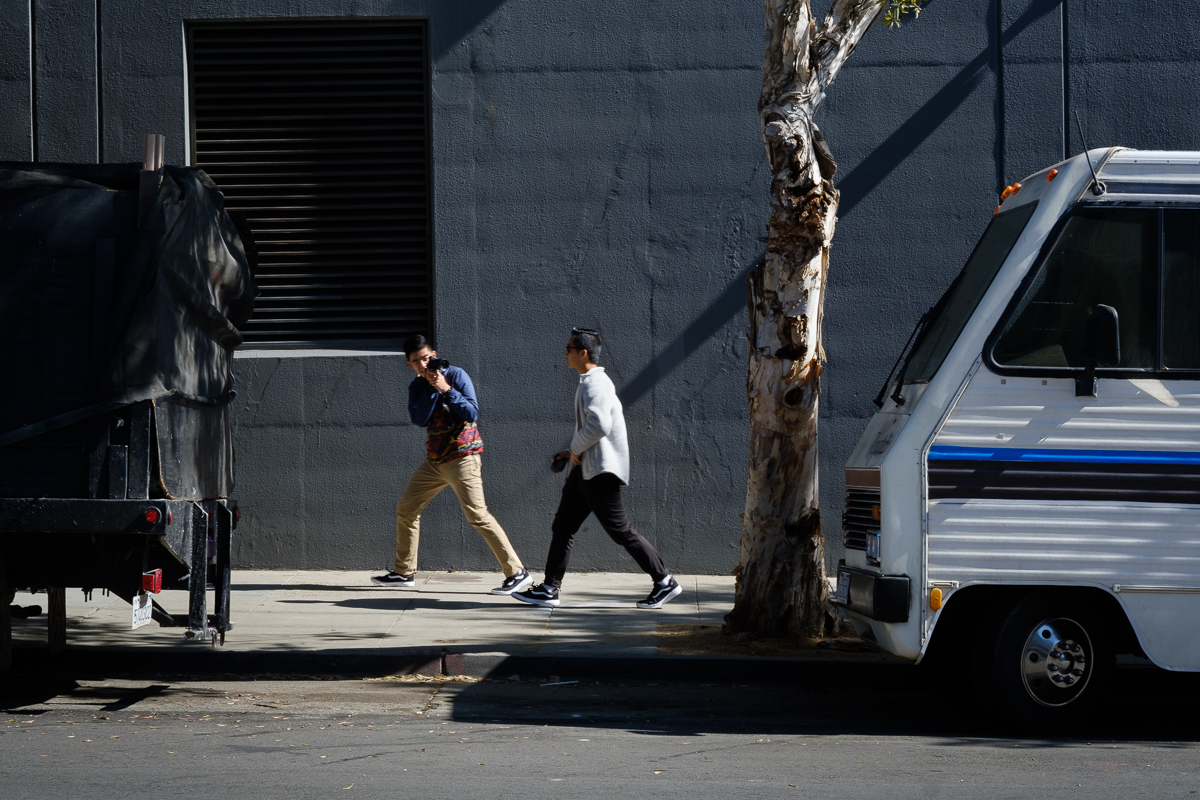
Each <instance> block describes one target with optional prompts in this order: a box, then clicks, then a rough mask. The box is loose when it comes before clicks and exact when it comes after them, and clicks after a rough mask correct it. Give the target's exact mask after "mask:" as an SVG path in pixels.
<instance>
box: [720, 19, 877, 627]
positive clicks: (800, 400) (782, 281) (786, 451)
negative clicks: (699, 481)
mask: <svg viewBox="0 0 1200 800" xmlns="http://www.w3.org/2000/svg"><path fill="white" fill-rule="evenodd" d="M883 10H884V5H883V4H881V3H880V1H879V0H834V3H833V5H832V7H831V8H830V10H829V14H828V15H827V16H826V17H825V19H824V21H823V22H822V23H821V25H820V27H819V28H818V26H817V25H816V23H815V21H814V20H813V18H812V9H811V7H810V4H809V0H766V11H767V37H766V53H765V56H764V59H763V90H762V95H761V97H760V99H759V114H760V116H761V119H762V126H763V141H764V144H765V145H766V150H767V159H768V161H769V162H770V165H771V174H772V181H771V204H770V210H771V216H770V219H769V222H768V224H767V252H766V257H765V258H764V260H763V262H762V263H761V264H760V265H759V266H758V268H757V269H756V270H755V271H754V273H753V274H752V275H751V276H750V287H749V297H748V303H749V311H750V343H751V352H750V364H749V369H748V372H747V376H746V395H747V399H748V400H749V403H750V463H749V471H748V475H747V481H746V483H747V486H746V509H745V513H744V514H743V516H742V520H743V522H742V538H741V545H740V550H739V560H738V566H737V568H736V570H735V573H734V574H735V575H737V588H736V592H735V599H734V607H733V610H732V611H730V612H729V614H728V615H726V617H725V627H726V630H727V631H728V632H731V633H733V632H741V631H746V632H755V633H760V634H767V635H797V634H810V635H811V634H814V633H816V634H820V633H822V632H825V631H832V630H833V629H835V628H836V626H837V615H836V614H835V613H833V612H832V610H831V609H830V607H829V590H828V586H827V584H826V582H825V548H824V539H823V536H822V528H821V511H820V508H819V498H818V491H817V490H818V484H817V403H818V398H819V396H820V388H821V370H822V368H823V365H824V362H825V353H824V350H823V349H822V347H821V315H822V311H823V308H824V305H825V283H826V277H827V275H828V271H829V250H830V246H831V244H832V240H833V232H834V227H835V224H836V222H837V205H838V192H837V190H836V189H835V188H834V186H833V175H834V172H835V171H836V169H837V166H836V164H834V162H833V159H832V157H830V154H829V150H828V149H827V148H826V147H825V144H824V140H823V138H822V137H821V134H820V131H819V130H818V129H817V126H816V125H815V124H814V123H813V116H814V114H815V113H816V111H817V109H818V108H819V107H820V104H821V101H822V100H823V99H824V97H825V90H826V89H827V88H828V86H829V84H830V83H831V82H832V81H833V79H834V77H835V76H836V75H837V72H838V71H839V70H840V68H841V66H842V64H843V63H844V62H845V60H846V59H847V58H848V57H849V55H850V53H851V52H852V51H853V49H854V47H855V45H857V44H858V42H859V40H860V39H861V38H862V36H863V35H864V34H865V33H866V31H867V30H868V29H869V28H870V26H871V23H872V22H874V20H875V18H876V17H878V16H879V14H880V13H881V12H882V11H883Z"/></svg>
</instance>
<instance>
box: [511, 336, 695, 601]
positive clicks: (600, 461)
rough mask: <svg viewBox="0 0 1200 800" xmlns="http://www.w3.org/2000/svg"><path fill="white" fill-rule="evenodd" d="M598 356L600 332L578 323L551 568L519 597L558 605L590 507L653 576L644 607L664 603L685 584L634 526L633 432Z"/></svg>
mask: <svg viewBox="0 0 1200 800" xmlns="http://www.w3.org/2000/svg"><path fill="white" fill-rule="evenodd" d="M599 360H600V334H599V333H597V332H596V331H594V330H591V329H590V328H574V329H572V330H571V338H570V339H568V340H567V365H568V366H570V367H571V369H573V370H575V371H576V372H578V373H579V388H578V389H577V390H576V391H575V435H574V436H573V437H572V438H571V449H570V450H563V451H562V452H560V453H555V454H554V455H553V456H551V458H552V459H553V460H555V461H559V460H565V459H570V470H569V472H568V473H567V482H566V484H565V485H564V486H563V491H562V499H561V500H560V501H559V503H558V512H557V513H556V514H555V515H554V523H553V524H552V525H551V528H550V530H551V532H552V534H553V535H552V538H551V540H550V553H549V555H548V556H547V557H546V576H545V579H544V581H543V582H542V583H540V584H538V585H537V586H534V587H532V588H530V589H527V590H525V591H523V592H515V593H513V597H515V598H517V599H518V600H522V601H524V602H526V603H533V604H534V605H539V606H556V605H558V590H559V588H560V587H561V586H562V579H563V575H565V574H566V572H567V564H568V562H570V560H571V547H572V545H573V544H574V542H575V534H576V532H578V530H579V527H580V526H581V525H583V521H584V520H585V519H587V518H588V515H589V514H595V515H596V519H597V521H599V523H600V525H601V526H602V527H603V528H604V531H605V533H607V534H608V535H609V536H610V537H611V538H612V540H613V541H614V542H616V543H617V544H619V545H621V546H622V547H624V548H625V550H626V551H627V552H628V553H629V555H631V556H633V559H634V561H636V562H637V564H638V566H639V567H641V568H642V571H643V572H645V573H646V574H648V575H649V576H650V577H651V578H652V579H653V580H654V587H653V588H652V589H651V590H650V594H649V595H648V596H647V597H646V599H645V600H641V601H639V602H638V604H637V607H638V608H662V607H663V605H664V604H665V603H667V602H668V601H670V600H671V599H673V598H675V597H678V596H679V595H680V594H681V593H682V592H683V589H682V588H681V587H680V586H679V583H678V582H677V581H676V580H675V579H674V578H672V577H671V573H670V572H668V571H667V568H666V566H665V565H664V564H663V560H662V558H661V557H660V556H659V555H658V551H657V550H655V549H654V545H652V544H650V542H648V541H646V539H645V538H644V537H643V536H642V535H641V534H640V533H638V532H637V531H636V530H634V529H633V525H632V524H630V522H629V515H628V514H627V513H625V503H624V501H623V500H622V499H621V487H622V486H626V485H628V484H629V440H628V438H626V435H625V415H624V412H623V410H622V408H621V400H620V399H619V398H618V397H617V389H616V387H615V386H613V382H612V380H611V379H610V378H609V377H608V375H607V374H605V372H604V367H600V366H597V362H598V361H599Z"/></svg>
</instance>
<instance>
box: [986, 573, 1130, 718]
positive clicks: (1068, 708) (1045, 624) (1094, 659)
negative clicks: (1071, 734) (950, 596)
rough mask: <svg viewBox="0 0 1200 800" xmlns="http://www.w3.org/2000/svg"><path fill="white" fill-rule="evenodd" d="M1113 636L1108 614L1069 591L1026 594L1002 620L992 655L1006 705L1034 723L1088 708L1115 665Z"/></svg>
mask: <svg viewBox="0 0 1200 800" xmlns="http://www.w3.org/2000/svg"><path fill="white" fill-rule="evenodd" d="M1108 639H1109V636H1108V632H1107V626H1106V625H1104V621H1103V619H1101V618H1100V617H1098V616H1097V615H1095V614H1094V613H1092V612H1090V611H1089V610H1088V609H1087V608H1085V607H1084V606H1083V605H1082V604H1081V603H1079V602H1077V601H1074V600H1072V599H1071V598H1070V597H1069V596H1064V595H1061V594H1053V593H1048V592H1034V593H1032V594H1029V595H1027V596H1026V597H1025V598H1024V599H1023V600H1021V601H1020V602H1019V603H1018V604H1017V605H1016V606H1015V607H1014V608H1013V610H1012V611H1011V612H1010V613H1009V614H1008V616H1007V617H1005V618H1004V620H1003V622H1001V623H1000V626H999V630H998V632H997V635H996V636H995V637H994V638H993V640H992V641H993V646H992V647H991V648H990V650H991V652H990V653H989V654H988V655H989V657H988V658H987V667H988V672H989V673H990V675H989V678H990V681H989V682H990V683H991V686H992V688H993V691H994V694H995V696H996V699H997V700H998V701H999V704H1000V709H1001V711H1002V712H1004V713H1005V714H1007V715H1008V716H1009V717H1010V718H1013V719H1014V720H1015V721H1017V722H1020V723H1025V724H1034V725H1037V724H1042V723H1049V722H1059V721H1062V720H1066V719H1069V718H1070V719H1074V718H1077V717H1080V716H1082V715H1084V714H1086V713H1087V712H1088V711H1089V710H1090V708H1091V707H1092V706H1094V705H1095V703H1096V700H1097V697H1098V696H1099V695H1100V694H1101V693H1102V691H1103V687H1104V683H1105V682H1106V681H1107V679H1108V677H1109V675H1110V672H1111V669H1112V665H1113V653H1112V650H1111V645H1110V643H1109V641H1108Z"/></svg>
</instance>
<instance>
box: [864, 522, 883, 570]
mask: <svg viewBox="0 0 1200 800" xmlns="http://www.w3.org/2000/svg"><path fill="white" fill-rule="evenodd" d="M867 563H868V564H870V565H871V566H873V567H878V566H879V565H880V564H882V563H883V531H872V532H871V533H868V534H867Z"/></svg>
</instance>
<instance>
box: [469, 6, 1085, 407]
mask: <svg viewBox="0 0 1200 800" xmlns="http://www.w3.org/2000/svg"><path fill="white" fill-rule="evenodd" d="M1061 2H1062V0H1040V2H1035V3H1033V4H1032V5H1031V6H1030V7H1029V9H1028V10H1027V11H1026V12H1025V13H1024V14H1022V15H1021V16H1020V17H1018V18H1017V19H1016V20H1015V21H1014V22H1013V24H1012V25H1010V26H1009V27H1008V29H1007V30H1005V31H1004V33H1003V35H1002V36H1001V37H1000V38H1001V47H1003V45H1004V44H1007V43H1008V42H1010V41H1012V39H1013V38H1014V37H1016V36H1018V35H1019V34H1020V33H1021V32H1022V31H1024V30H1025V29H1026V28H1028V27H1029V26H1030V25H1032V24H1033V23H1034V22H1036V21H1038V20H1039V19H1041V18H1042V17H1044V16H1045V15H1047V14H1049V13H1050V12H1052V11H1054V10H1055V9H1057V8H1058V7H1059V5H1060V4H1061ZM995 3H996V0H992V2H990V3H989V4H988V11H987V13H988V15H989V16H992V17H994V16H995ZM474 5H480V6H482V5H486V4H474ZM482 16H486V14H484V15H482ZM482 16H480V19H482ZM988 29H989V31H991V37H992V41H991V42H990V43H989V45H988V47H987V49H985V50H984V51H983V52H982V53H980V54H979V55H978V56H976V57H975V58H973V59H972V60H971V61H970V63H968V64H967V65H966V66H965V67H963V68H962V70H960V71H959V73H958V74H957V75H955V76H954V77H953V78H952V79H951V80H950V81H949V82H948V83H947V84H946V85H945V86H943V87H942V88H941V89H940V90H938V92H937V94H935V95H934V96H933V97H931V98H930V99H929V100H928V101H927V102H926V103H925V104H924V105H922V106H921V107H920V108H918V109H917V110H916V111H915V112H914V113H913V115H912V116H910V117H909V118H908V119H907V120H906V121H905V122H904V123H903V124H902V125H900V127H898V128H897V129H896V130H895V131H894V132H893V133H892V134H891V135H890V136H888V137H887V139H885V140H884V141H883V143H882V144H880V145H879V147H877V148H875V149H874V150H873V151H872V152H871V153H870V154H869V155H868V156H867V157H866V158H864V159H863V160H862V162H861V163H859V164H858V166H856V167H855V168H854V169H853V170H851V171H850V172H849V173H848V174H847V175H846V177H845V178H843V179H842V180H841V181H838V190H839V191H840V192H841V195H842V198H841V204H840V207H839V208H838V216H839V217H841V218H845V217H846V216H847V215H849V213H850V212H851V211H852V210H853V209H854V207H855V206H856V205H858V204H859V203H860V202H861V201H862V200H863V199H864V198H866V196H867V195H868V194H870V193H871V191H872V190H873V189H874V188H875V187H876V186H878V185H879V183H880V182H881V181H882V180H883V179H884V178H886V177H887V176H888V175H889V174H891V173H892V172H893V171H894V170H895V169H896V168H897V167H898V166H900V164H901V163H902V162H903V161H904V159H906V158H908V156H909V155H910V154H911V153H912V152H913V151H915V150H916V149H917V148H918V147H919V146H920V145H921V143H922V142H924V141H925V140H926V139H928V138H929V137H930V136H931V135H932V134H933V132H934V131H936V130H937V129H938V128H939V127H940V126H941V125H942V123H944V122H945V121H946V120H947V119H949V118H950V115H951V114H953V113H954V111H955V109H957V108H958V107H959V106H960V105H962V103H963V102H964V101H965V100H966V99H967V98H968V97H969V96H970V94H971V92H973V91H974V90H975V87H976V86H978V85H979V83H980V81H982V80H983V79H984V77H986V75H987V73H988V72H990V71H992V70H994V69H995V59H994V54H995V53H996V50H997V47H996V43H995V27H994V26H993V25H989V26H988ZM1002 171H1003V165H1002V164H1000V162H999V159H997V174H998V175H999V174H1000V173H1001V172H1002ZM1001 177H1002V176H1001ZM997 180H998V184H997V185H998V186H999V185H1000V184H1001V183H1003V181H1002V180H1001V179H1000V178H998V179H997ZM997 191H999V190H998V189H997ZM753 269H754V267H749V268H747V269H746V270H744V271H743V272H742V273H741V274H740V275H738V277H737V279H736V280H734V281H733V282H732V283H730V285H729V286H728V288H726V289H725V291H724V292H722V293H721V296H720V297H718V298H717V299H716V300H715V301H714V302H713V304H712V305H711V306H709V307H708V309H707V310H706V311H705V312H704V313H703V314H701V315H700V316H699V317H698V318H697V319H696V321H695V322H693V323H692V324H691V325H689V326H688V327H687V329H686V330H685V331H684V332H683V333H681V334H680V335H679V336H678V337H676V339H675V340H674V341H673V342H671V343H670V344H669V345H667V347H666V348H665V349H664V350H663V351H662V352H661V353H660V354H659V355H658V356H656V357H655V358H654V359H653V360H651V362H650V363H649V364H647V365H646V367H645V368H644V369H643V370H642V371H641V372H639V373H638V374H637V375H636V376H635V377H634V378H633V380H631V381H630V382H629V383H628V384H627V385H626V386H625V388H624V389H622V390H621V393H620V396H621V402H622V404H624V405H625V407H626V408H628V407H630V406H632V405H633V404H634V403H636V402H637V401H638V400H640V399H641V397H642V396H643V395H644V394H646V393H647V392H649V391H650V390H651V389H652V388H654V385H655V384H656V383H658V381H659V380H661V379H662V378H664V377H666V376H667V375H668V374H670V373H671V372H672V371H673V370H674V369H675V368H676V367H678V366H679V365H680V364H681V363H683V361H684V359H686V358H687V357H688V356H689V355H691V354H692V353H693V352H695V350H696V349H697V348H699V347H700V345H701V344H703V343H704V342H705V341H707V340H708V339H709V338H710V337H711V336H712V335H713V334H715V333H716V332H717V331H718V330H720V329H721V328H722V327H724V326H725V324H726V323H728V322H729V320H731V319H733V317H734V316H735V315H737V313H738V312H739V311H741V310H742V309H743V308H745V307H746V279H747V277H749V275H750V272H751V271H752V270H753Z"/></svg>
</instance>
